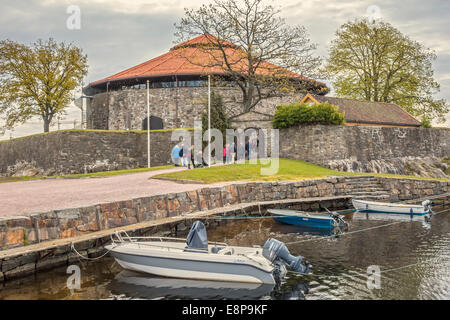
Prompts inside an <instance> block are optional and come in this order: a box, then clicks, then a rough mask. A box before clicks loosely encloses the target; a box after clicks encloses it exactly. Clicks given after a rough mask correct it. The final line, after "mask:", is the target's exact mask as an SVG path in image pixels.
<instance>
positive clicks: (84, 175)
mask: <svg viewBox="0 0 450 320" xmlns="http://www.w3.org/2000/svg"><path fill="white" fill-rule="evenodd" d="M170 168H175V166H173V165H167V166H159V167H152V168H138V169H129V170H116V171H103V172H93V173H80V174H68V175H63V176H58V177H59V178H67V179H70V178H102V177H110V176H117V175H121V174H130V173H139V172H149V171H156V170H162V169H170Z"/></svg>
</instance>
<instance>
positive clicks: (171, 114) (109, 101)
mask: <svg viewBox="0 0 450 320" xmlns="http://www.w3.org/2000/svg"><path fill="white" fill-rule="evenodd" d="M209 43H210V42H209V40H208V38H207V36H206V35H201V36H198V37H196V38H194V39H191V40H189V41H186V42H184V43H181V44H179V45H176V46H174V47H173V48H171V49H170V51H169V52H167V53H165V54H163V55H161V56H159V57H156V58H154V59H151V60H149V61H146V62H144V63H142V64H139V65H137V66H135V67H132V68H129V69H127V70H124V71H122V72H119V73H117V74H114V75H112V76H110V77H107V78H104V79H101V80H98V81H95V82H92V83H90V84H89V85H88V86H87V87H85V88H84V90H83V91H84V94H85V95H87V96H90V97H91V98H89V99H88V103H87V110H86V117H87V128H88V129H103V130H145V129H147V118H146V117H147V81H148V83H149V88H150V90H149V91H150V113H151V129H152V130H153V129H172V128H186V127H193V125H194V121H195V120H201V114H202V112H203V111H204V105H205V103H206V101H207V100H206V99H207V97H208V75H212V76H213V79H216V80H214V81H212V90H214V91H215V92H217V93H220V95H221V96H222V98H223V101H224V105H225V107H226V111H227V114H228V116H229V117H230V120H231V122H232V124H233V125H234V126H235V127H237V128H244V129H245V128H248V127H258V128H270V127H271V120H272V116H273V114H274V112H275V109H276V107H277V106H278V105H280V104H282V103H290V102H299V101H300V100H301V99H302V98H303V97H304V96H305V94H306V93H307V92H311V93H316V94H322V95H323V94H326V93H327V92H328V88H327V87H326V85H325V84H324V83H321V82H317V81H314V80H311V79H309V78H306V77H303V76H301V75H298V74H296V73H293V72H289V74H290V75H292V78H293V79H294V80H296V81H299V82H300V83H301V88H302V89H301V90H298V92H293V93H289V94H284V95H281V94H280V95H278V96H276V97H272V98H268V99H263V100H261V101H260V102H259V103H258V104H257V105H256V106H255V107H254V108H253V109H252V110H251V111H250V112H244V110H243V106H242V103H241V101H242V91H241V89H240V88H239V87H237V85H235V84H234V82H233V81H231V80H229V79H228V78H227V76H226V73H225V72H224V70H222V69H221V68H218V67H204V66H201V65H199V64H194V63H192V61H193V60H195V61H203V60H205V59H207V57H205V56H204V55H206V53H205V52H204V51H202V50H200V49H199V48H200V46H202V45H207V44H209ZM227 50H229V54H234V51H237V50H239V48H238V47H237V46H235V45H233V44H229V47H228V48H227ZM181 52H183V54H181ZM187 56H189V59H187V58H186V57H187ZM215 76H218V77H220V80H217V77H215Z"/></svg>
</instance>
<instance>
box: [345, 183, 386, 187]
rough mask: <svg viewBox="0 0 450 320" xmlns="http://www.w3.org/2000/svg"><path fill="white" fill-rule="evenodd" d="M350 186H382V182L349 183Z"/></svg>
mask: <svg viewBox="0 0 450 320" xmlns="http://www.w3.org/2000/svg"><path fill="white" fill-rule="evenodd" d="M346 185H347V186H348V187H359V186H369V187H382V186H383V185H382V184H380V183H347V184H346Z"/></svg>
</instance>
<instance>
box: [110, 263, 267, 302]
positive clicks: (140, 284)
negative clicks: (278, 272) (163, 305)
mask: <svg viewBox="0 0 450 320" xmlns="http://www.w3.org/2000/svg"><path fill="white" fill-rule="evenodd" d="M108 289H109V290H110V291H111V293H112V294H114V295H119V296H120V295H125V296H126V297H132V298H141V299H160V298H165V299H202V300H206V299H232V300H248V299H259V298H261V297H264V296H266V295H269V294H270V293H271V292H272V291H273V290H274V285H268V284H264V285H262V284H254V283H236V282H221V281H200V280H189V279H171V278H160V277H151V276H148V275H144V274H140V273H136V272H131V271H127V270H124V271H121V272H120V273H119V274H118V275H116V277H115V278H114V280H113V281H111V283H110V284H109V285H108Z"/></svg>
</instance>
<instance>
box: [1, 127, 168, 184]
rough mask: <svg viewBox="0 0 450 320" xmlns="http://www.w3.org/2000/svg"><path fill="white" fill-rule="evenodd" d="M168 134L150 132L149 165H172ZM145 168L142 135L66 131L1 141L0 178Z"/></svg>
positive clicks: (144, 149)
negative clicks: (0, 176) (2, 176)
mask: <svg viewBox="0 0 450 320" xmlns="http://www.w3.org/2000/svg"><path fill="white" fill-rule="evenodd" d="M171 135H172V132H171V131H165V132H152V134H151V163H152V166H159V165H166V164H169V163H171V158H170V151H171V148H172V146H173V145H174V143H171V141H170V140H171ZM146 166H147V134H146V133H145V132H128V131H124V132H112V131H91V130H88V131H84V130H67V131H57V132H52V133H50V134H43V135H35V136H28V137H24V138H18V139H14V140H11V141H2V142H0V175H4V176H12V175H18V176H20V175H44V176H49V175H63V174H76V173H89V172H99V171H109V170H123V169H133V168H142V167H146Z"/></svg>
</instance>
